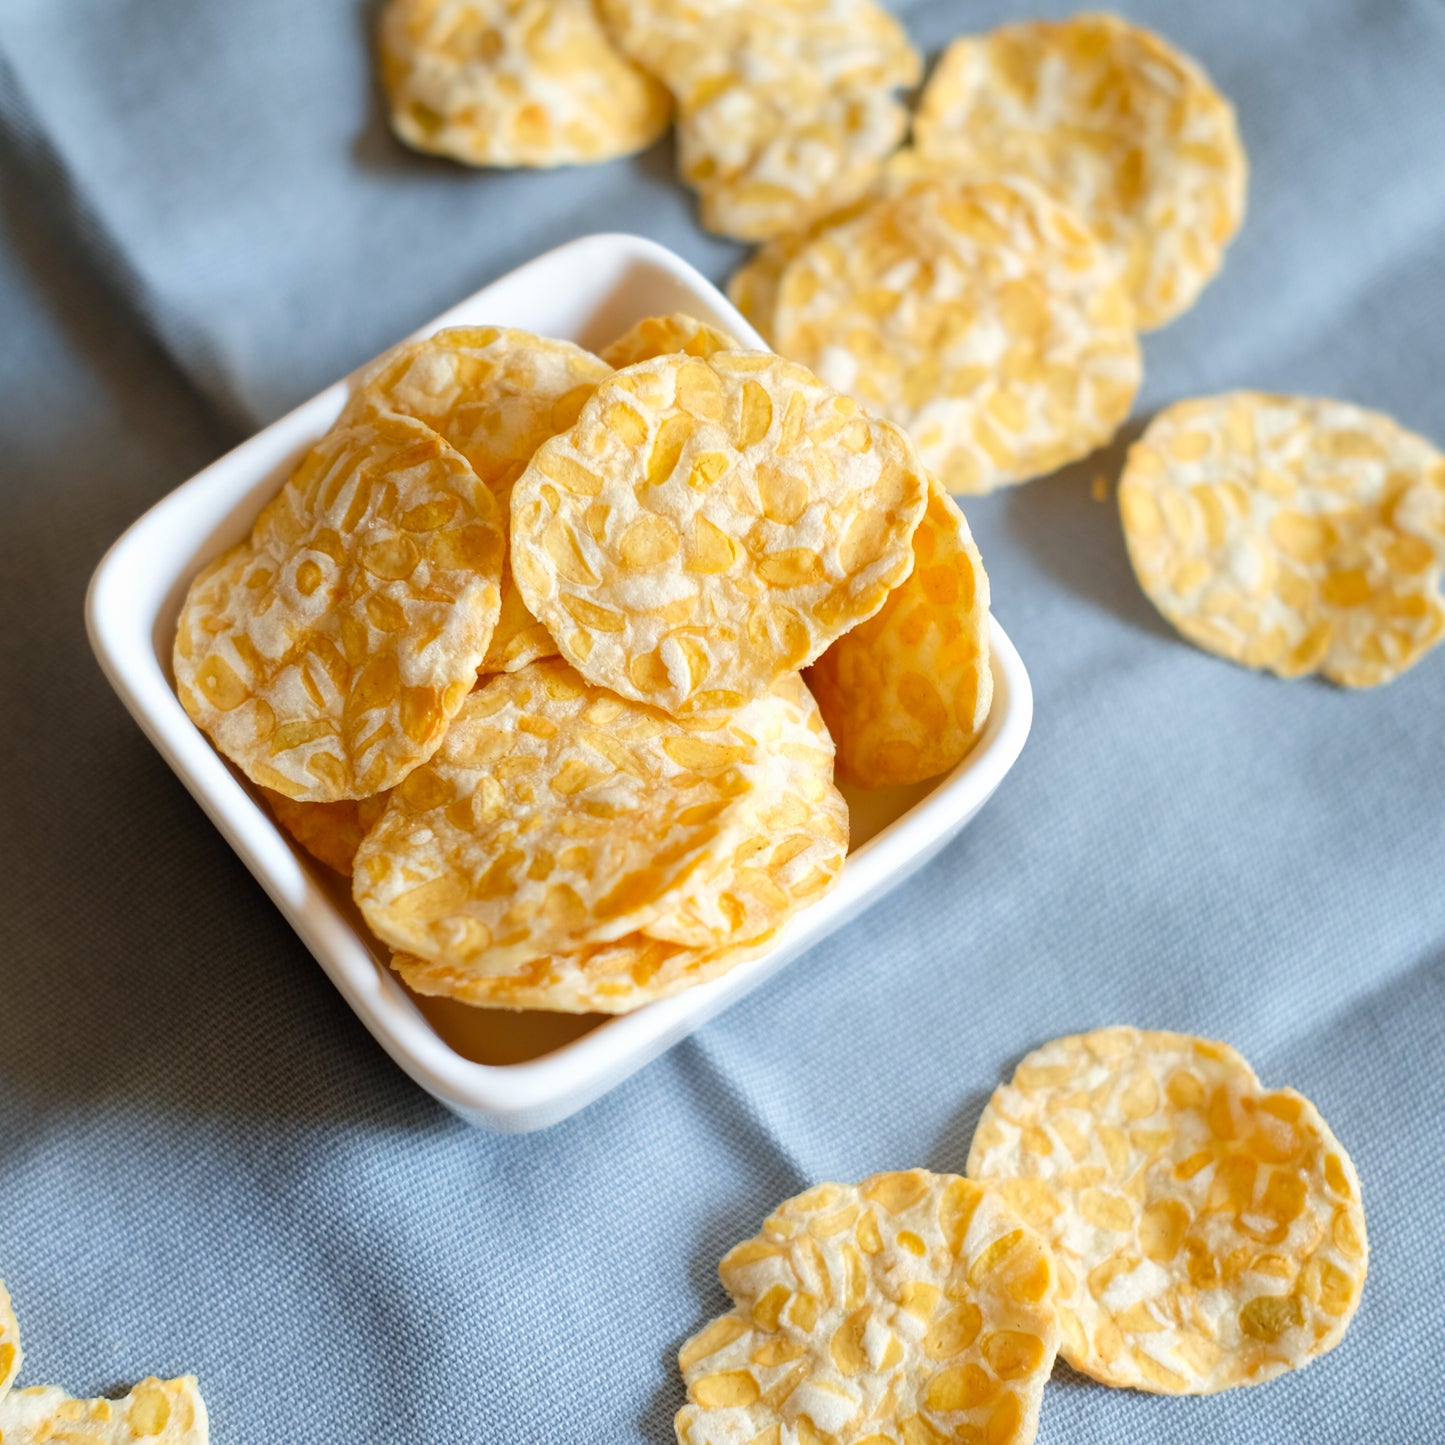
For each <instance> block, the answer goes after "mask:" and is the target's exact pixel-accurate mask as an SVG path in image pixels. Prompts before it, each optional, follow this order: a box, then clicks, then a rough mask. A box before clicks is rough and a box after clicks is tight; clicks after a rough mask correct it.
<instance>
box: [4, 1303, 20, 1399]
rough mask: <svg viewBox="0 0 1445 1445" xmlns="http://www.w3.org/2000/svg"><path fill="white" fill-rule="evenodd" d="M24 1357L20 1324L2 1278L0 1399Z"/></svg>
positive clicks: (11, 1382) (18, 1371)
mask: <svg viewBox="0 0 1445 1445" xmlns="http://www.w3.org/2000/svg"><path fill="white" fill-rule="evenodd" d="M24 1358H25V1355H24V1352H23V1351H22V1350H21V1348H20V1325H19V1322H18V1321H17V1320H16V1318H15V1310H14V1308H13V1307H12V1305H11V1303H10V1296H9V1295H8V1294H7V1293H6V1291H5V1284H4V1281H3V1280H0V1399H3V1398H4V1396H5V1392H6V1390H8V1389H9V1388H10V1386H11V1385H12V1384H13V1383H14V1382H15V1377H16V1375H18V1374H19V1373H20V1364H21V1361H22V1360H24Z"/></svg>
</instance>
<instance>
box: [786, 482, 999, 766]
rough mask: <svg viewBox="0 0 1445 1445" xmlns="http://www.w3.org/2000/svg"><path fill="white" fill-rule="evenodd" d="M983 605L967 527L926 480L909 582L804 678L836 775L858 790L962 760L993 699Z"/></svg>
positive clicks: (985, 594) (978, 562) (979, 568)
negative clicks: (832, 749) (830, 745)
mask: <svg viewBox="0 0 1445 1445" xmlns="http://www.w3.org/2000/svg"><path fill="white" fill-rule="evenodd" d="M988 605H989V591H988V574H987V573H986V572H985V571H984V570H983V560H982V559H981V558H980V557H979V555H978V548H977V547H976V546H975V545H974V541H973V535H972V533H971V532H970V531H969V530H968V522H967V521H966V520H965V518H964V515H963V513H962V512H960V511H959V509H958V507H957V506H956V505H955V504H954V502H953V500H952V498H950V497H949V495H948V494H947V493H946V492H945V491H944V490H943V489H942V487H940V486H939V485H938V483H937V482H933V483H932V486H931V488H930V493H929V499H928V510H927V512H925V513H924V515H923V521H922V522H920V523H919V526H918V530H917V531H916V532H915V533H914V534H913V571H912V572H911V573H909V575H908V579H907V580H906V581H904V582H901V583H900V584H899V585H898V586H897V587H895V588H894V589H893V591H892V592H890V593H889V594H888V601H887V602H886V603H884V605H883V610H882V611H881V612H879V613H878V614H877V615H876V616H874V617H870V618H869V619H868V621H867V622H863V623H860V624H859V625H858V626H857V627H855V628H854V629H853V630H852V632H849V633H846V634H845V635H844V636H842V637H840V638H839V639H838V640H837V641H836V642H835V643H834V644H833V645H832V646H831V647H830V648H829V649H828V650H827V652H825V653H824V654H823V655H822V657H820V658H819V659H818V660H817V662H815V663H814V664H813V666H812V668H811V669H810V670H809V672H808V686H809V687H810V688H812V690H813V694H814V696H815V697H816V698H817V699H818V706H819V707H820V708H821V709H822V711H823V718H824V721H825V722H826V723H827V725H828V731H829V732H830V733H831V734H832V735H833V739H834V741H835V742H836V743H837V745H838V774H839V776H840V777H842V778H844V779H845V780H846V781H848V782H851V783H857V784H858V785H860V786H861V787H865V788H882V787H887V786H890V785H892V784H899V783H918V782H922V781H923V779H925V778H932V777H936V776H937V775H938V774H939V773H945V772H948V771H949V770H950V769H951V768H953V767H955V766H956V765H957V764H958V763H960V762H961V761H962V760H963V759H964V757H965V756H967V754H968V752H969V750H970V749H971V748H972V747H973V745H974V744H975V743H976V742H977V741H978V738H979V734H980V733H981V732H982V731H983V727H984V724H985V723H986V722H987V721H988V710H989V705H990V704H991V702H992V701H993V673H992V671H991V670H990V668H989V650H988V625H989V613H988Z"/></svg>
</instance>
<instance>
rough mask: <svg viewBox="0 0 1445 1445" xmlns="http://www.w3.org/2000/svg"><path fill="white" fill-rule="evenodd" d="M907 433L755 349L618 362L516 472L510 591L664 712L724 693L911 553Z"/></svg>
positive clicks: (911, 453)
mask: <svg viewBox="0 0 1445 1445" xmlns="http://www.w3.org/2000/svg"><path fill="white" fill-rule="evenodd" d="M926 496H927V485H926V480H925V477H924V473H923V469H922V464H921V462H920V461H919V458H918V453H917V451H916V450H915V448H914V446H913V443H912V442H911V441H910V440H909V439H908V438H907V437H906V436H905V435H904V434H903V433H902V432H901V431H899V430H898V429H897V428H896V427H893V426H890V425H889V424H888V423H886V422H879V421H876V420H874V419H872V418H870V417H868V416H867V415H865V414H864V413H863V412H862V411H861V410H860V408H859V407H858V404H857V403H856V402H855V401H853V400H852V399H851V398H848V397H843V396H839V395H837V394H836V393H835V392H833V391H832V390H831V389H830V388H829V387H827V386H824V385H823V384H822V383H821V382H820V381H819V380H818V379H817V378H816V377H815V376H813V375H812V374H811V373H810V372H808V371H806V370H805V369H804V368H803V367H801V366H797V365H795V364H793V363H791V362H786V361H783V360H781V359H780V358H778V357H775V356H772V355H770V354H768V353H764V352H729V351H722V352H715V353H714V354H713V355H712V356H710V357H708V358H706V359H705V360H703V359H699V358H695V357H687V356H663V357H657V358H656V359H654V360H652V361H646V362H642V363H641V364H639V365H637V366H633V367H629V368H628V369H627V370H625V371H620V372H617V373H616V374H615V375H614V376H613V377H611V378H610V379H609V380H608V381H607V382H605V383H604V384H603V385H602V386H601V387H599V388H598V391H597V393H596V395H595V396H594V397H593V398H592V399H591V400H590V401H589V402H588V403H587V405H586V406H585V407H584V408H583V409H582V415H581V416H580V417H579V419H578V422H577V425H576V426H575V427H574V428H573V429H572V430H571V431H570V432H568V433H567V434H566V435H564V436H559V437H555V438H553V440H551V441H550V442H548V443H547V444H546V445H545V446H543V447H542V448H541V449H540V450H539V451H538V453H537V455H536V457H534V458H533V460H532V464H531V465H530V466H529V467H528V468H527V471H526V473H525V474H524V475H523V476H522V478H521V480H520V481H519V482H518V483H517V486H516V490H515V492H514V494H513V504H512V559H513V568H514V572H515V576H516V580H517V585H518V587H519V588H520V589H521V592H522V597H523V600H524V601H525V602H526V603H527V605H528V607H530V608H531V609H532V611H533V613H534V614H535V615H536V616H537V617H538V618H539V619H540V620H541V621H542V622H543V623H544V624H545V625H546V626H547V627H548V629H549V630H550V631H551V633H552V635H553V636H554V637H555V638H556V639H557V643H558V646H559V647H560V649H561V651H562V655H563V656H564V657H566V658H567V659H568V661H570V662H571V663H573V665H574V666H575V667H576V668H577V669H578V671H579V672H581V673H582V674H583V675H584V676H585V677H587V678H589V679H590V680H591V681H593V682H595V683H597V684H598V685H600V686H603V687H608V688H611V689H612V690H613V691H614V692H618V693H621V694H622V695H624V696H626V697H630V698H634V699H637V700H638V701H642V702H648V703H652V704H654V705H656V706H658V707H661V708H664V709H666V710H667V711H668V712H671V713H673V714H675V715H678V716H700V715H704V714H708V713H718V712H723V711H727V710H728V709H733V708H737V707H739V706H741V705H742V704H743V703H744V702H746V701H747V700H748V699H749V698H756V697H759V696H761V695H762V694H764V693H765V692H766V691H767V690H768V688H769V687H771V686H772V684H773V683H774V681H775V680H776V679H777V678H779V677H780V676H782V675H783V674H784V673H787V672H791V671H796V670H797V669H798V668H800V667H803V666H805V665H806V664H807V663H809V662H811V661H812V660H813V658H815V657H817V656H818V654H819V653H821V652H822V651H823V649H824V648H825V647H826V646H827V645H828V643H830V642H831V641H832V640H833V639H834V638H835V637H838V636H840V635H841V634H842V633H844V632H846V631H847V630H848V629H849V628H850V627H853V626H855V625H856V624H857V623H859V622H861V621H863V620H864V619H865V618H868V617H871V616H872V615H873V614H874V613H875V612H877V611H878V609H879V608H880V607H881V606H882V605H883V603H884V600H885V598H886V597H887V595H888V592H889V591H890V590H891V589H892V588H893V587H894V586H896V585H897V584H898V583H899V582H900V581H902V579H903V578H904V577H905V576H906V575H907V574H908V570H909V568H910V567H911V566H912V551H911V548H910V545H909V544H910V542H911V539H912V536H913V531H914V528H915V527H916V526H917V525H918V521H919V518H920V517H921V516H922V513H923V510H924V506H925V503H926Z"/></svg>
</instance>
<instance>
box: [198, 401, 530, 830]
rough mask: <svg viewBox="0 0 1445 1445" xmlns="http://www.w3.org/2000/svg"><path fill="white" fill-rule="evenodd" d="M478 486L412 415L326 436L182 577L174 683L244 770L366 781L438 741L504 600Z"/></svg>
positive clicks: (404, 767)
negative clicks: (251, 522)
mask: <svg viewBox="0 0 1445 1445" xmlns="http://www.w3.org/2000/svg"><path fill="white" fill-rule="evenodd" d="M504 546H505V542H504V537H503V533H502V528H501V525H500V524H499V521H498V516H497V504H496V500H495V498H494V497H493V496H492V494H491V492H490V491H489V490H488V489H487V487H486V486H485V484H484V483H482V482H481V481H480V480H479V479H478V478H477V475H476V473H475V472H474V471H473V470H472V468H471V467H470V466H469V465H468V464H467V461H466V459H465V458H464V457H462V456H461V455H460V453H458V452H456V451H454V450H453V449H452V448H451V447H450V446H448V445H447V443H446V442H445V441H443V440H442V438H441V437H440V436H438V435H437V434H436V433H435V432H434V431H432V430H431V429H430V428H429V427H426V426H424V425H423V424H422V423H420V422H418V421H414V420H412V419H411V418H409V417H405V416H399V415H393V414H382V415H376V416H373V417H369V418H366V419H364V420H361V421H358V422H357V423H356V424H354V425H352V426H347V427H343V428H340V429H337V430H333V431H332V432H330V433H328V434H327V435H326V436H325V437H323V438H322V439H321V440H320V441H319V442H318V443H317V444H316V445H315V446H314V447H313V448H312V449H311V451H310V452H309V453H308V454H307V456H306V458H305V459H304V460H303V461H302V463H301V464H300V466H299V467H297V469H296V470H295V471H294V472H293V473H292V475H291V477H290V478H289V480H288V481H287V482H286V484H285V485H284V486H283V487H282V488H281V490H280V492H279V493H278V494H277V495H276V496H275V497H274V498H273V499H272V500H271V501H270V502H269V503H268V504H267V505H266V507H265V508H264V509H263V510H262V512H261V515H260V516H259V517H258V518H257V519H256V525H255V528H254V529H253V531H252V533H251V537H250V540H249V541H247V542H243V543H242V544H241V545H240V546H238V547H235V548H233V549H232V550H231V551H229V552H227V553H225V554H224V555H223V556H221V557H219V558H218V559H217V560H216V561H215V562H213V563H211V565H210V566H208V567H207V568H205V569H204V570H203V571H202V572H201V574H200V575H199V576H198V577H197V578H196V580H195V581H194V582H193V583H192V584H191V590H190V593H189V595H188V596H187V598H186V601H185V605H184V606H183V608H182V609H181V616H180V623H179V627H178V630H177V634H176V645H175V652H174V665H175V676H176V691H177V693H178V695H179V696H180V699H181V702H182V704H183V705H184V707H185V709H186V711H187V712H188V713H189V714H190V716H191V718H192V720H193V721H194V722H196V723H197V725H198V726H200V727H201V728H203V729H204V730H205V731H206V732H207V733H209V734H210V736H211V739H212V741H213V742H214V743H215V744H216V746H217V747H218V748H219V749H220V750H221V752H223V753H224V754H225V755H226V756H227V757H228V758H230V759H231V760H232V761H233V762H234V763H236V764H237V766H239V767H240V768H241V770H242V771H243V772H244V773H245V774H246V775H247V776H248V777H249V778H250V779H251V780H252V782H255V783H259V784H261V785H262V786H263V787H268V788H271V789H273V790H274V791H276V792H278V793H284V794H285V795H286V796H287V797H292V798H298V799H301V800H303V801H307V802H317V803H326V802H335V801H337V800H339V799H341V798H358V797H366V796H367V795H368V794H371V793H378V792H381V791H382V790H383V789H384V788H389V787H392V786H393V785H394V784H396V783H398V782H400V781H401V779H402V778H403V777H405V776H406V774H407V773H408V772H410V771H411V769H412V768H414V767H415V766H416V765H417V764H418V763H420V762H422V761H424V760H425V759H426V758H428V757H430V756H431V754H432V753H433V752H435V751H436V749H437V747H438V746H439V745H440V743H441V740H442V736H443V734H444V733H445V731H446V726H447V722H448V721H449V720H450V718H451V717H453V716H454V715H455V713H456V711H457V709H458V708H460V707H461V705H462V702H463V700H464V699H465V697H466V695H467V693H468V692H469V691H470V689H471V687H472V684H473V683H474V682H475V680H476V673H477V668H478V666H479V665H480V663H481V661H482V658H483V657H484V656H485V654H486V650H487V645H488V643H489V642H490V641H491V637H492V631H493V628H494V627H495V626H496V622H497V616H498V612H499V609H500V592H499V585H498V584H499V581H500V578H501V572H502V554H503V550H504Z"/></svg>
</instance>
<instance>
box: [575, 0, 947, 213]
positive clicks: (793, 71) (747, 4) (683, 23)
mask: <svg viewBox="0 0 1445 1445" xmlns="http://www.w3.org/2000/svg"><path fill="white" fill-rule="evenodd" d="M602 11H603V15H604V17H605V19H606V20H607V22H608V24H609V26H610V28H611V29H612V32H613V35H614V37H615V38H616V39H617V41H618V43H619V44H620V45H621V46H622V48H623V49H624V50H625V51H626V52H627V53H628V54H630V55H631V56H632V57H633V59H635V60H637V61H638V62H639V63H640V64H641V65H643V66H644V67H645V68H646V69H647V70H649V71H650V72H651V73H653V74H654V75H656V76H658V77H659V78H660V79H661V80H662V81H663V82H664V83H665V84H666V85H667V86H668V88H669V89H670V90H671V91H672V92H673V94H674V95H675V96H676V97H677V100H678V109H679V119H678V163H679V168H680V169H681V171H682V174H683V177H684V179H686V180H687V181H688V182H689V184H691V185H693V186H695V187H696V188H697V189H698V191H699V192H700V194H701V200H702V219H703V224H704V225H706V226H708V227H710V228H711V229H713V230H716V231H721V232H722V233H723V234H725V235H730V236H736V237H738V238H739V239H743V240H761V239H765V238H767V237H769V236H774V235H778V234H780V233H781V232H784V231H789V230H797V229H799V228H801V227H803V226H806V225H807V224H809V222H811V221H812V220H814V219H815V218H816V217H818V216H821V215H824V214H826V213H827V212H829V211H832V210H834V209H836V208H837V207H839V206H841V205H846V204H847V203H848V202H850V201H852V200H853V199H854V198H855V197H857V196H858V195H861V194H862V193H863V192H864V191H865V190H867V189H868V187H869V186H870V185H871V184H872V182H873V180H874V178H875V177H876V176H877V174H878V169H879V166H880V165H881V164H882V161H883V158H884V157H885V156H886V155H887V154H888V152H889V151H891V150H892V149H893V148H894V147H895V146H896V145H897V144H898V141H899V140H900V139H901V137H902V135H903V132H904V130H905V129H906V126H907V112H906V111H905V110H904V108H903V107H902V106H901V105H900V104H899V103H898V101H897V99H896V98H895V97H894V96H893V94H892V91H893V90H894V89H895V88H896V87H898V86H904V85H913V84H915V83H916V81H917V79H918V74H919V68H920V66H919V58H918V54H917V52H916V51H915V50H914V49H913V47H912V46H911V45H910V44H909V41H908V37H907V35H906V33H905V32H904V30H903V27H902V26H901V25H900V24H899V23H898V21H897V20H896V19H895V18H894V17H893V16H891V15H890V14H889V13H888V12H887V11H886V10H884V9H883V8H882V7H880V6H878V5H876V4H874V3H873V0H818V3H810V4H806V5H796V4H783V5H773V6H768V5H759V4H757V3H756V0H716V3H713V4H709V5H707V6H698V5H678V4H675V3H673V0H603V3H602Z"/></svg>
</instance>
